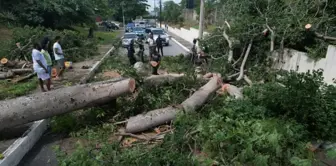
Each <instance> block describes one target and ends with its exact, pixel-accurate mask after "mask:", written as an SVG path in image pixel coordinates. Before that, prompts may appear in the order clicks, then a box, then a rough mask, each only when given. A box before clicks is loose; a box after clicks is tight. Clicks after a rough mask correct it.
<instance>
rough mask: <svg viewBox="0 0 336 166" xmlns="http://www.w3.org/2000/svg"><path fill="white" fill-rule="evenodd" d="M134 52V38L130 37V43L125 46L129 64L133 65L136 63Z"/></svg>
mask: <svg viewBox="0 0 336 166" xmlns="http://www.w3.org/2000/svg"><path fill="white" fill-rule="evenodd" d="M134 53H135V50H134V40H133V39H132V40H131V43H130V45H129V46H128V48H127V55H128V59H129V61H130V64H131V65H134V64H135V63H136V59H135V57H134Z"/></svg>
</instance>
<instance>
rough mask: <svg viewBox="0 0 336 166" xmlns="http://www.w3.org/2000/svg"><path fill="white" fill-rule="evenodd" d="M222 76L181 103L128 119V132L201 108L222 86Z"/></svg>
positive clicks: (143, 129)
mask: <svg viewBox="0 0 336 166" xmlns="http://www.w3.org/2000/svg"><path fill="white" fill-rule="evenodd" d="M219 82H220V77H213V78H212V79H211V80H210V81H209V82H208V83H207V84H205V85H204V86H202V87H201V88H200V89H199V90H198V91H196V92H195V93H194V94H193V95H192V96H190V97H189V98H188V99H187V100H185V101H184V102H183V103H182V104H181V105H179V106H177V107H174V106H170V107H166V108H161V109H157V110H153V111H149V112H147V113H146V114H140V115H137V116H134V117H131V118H130V119H128V120H127V125H126V132H127V133H137V132H141V131H145V130H148V129H150V128H152V127H155V126H158V125H161V124H164V123H167V122H170V121H171V120H173V119H175V117H176V115H177V113H179V112H182V111H184V112H192V111H195V110H196V109H198V108H200V107H201V106H202V105H203V104H204V103H205V102H206V101H207V100H208V99H209V97H210V95H211V94H212V93H214V92H215V91H216V90H217V89H218V88H220V86H221V85H220V84H219Z"/></svg>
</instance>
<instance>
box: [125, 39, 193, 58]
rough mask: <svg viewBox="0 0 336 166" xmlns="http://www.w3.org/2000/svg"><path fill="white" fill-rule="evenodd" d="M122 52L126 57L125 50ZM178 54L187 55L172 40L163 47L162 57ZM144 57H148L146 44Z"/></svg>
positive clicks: (136, 50)
mask: <svg viewBox="0 0 336 166" xmlns="http://www.w3.org/2000/svg"><path fill="white" fill-rule="evenodd" d="M135 45H136V44H135ZM122 50H123V51H122V52H123V54H125V55H127V49H126V48H124V49H122ZM135 52H138V49H137V48H136V49H135ZM179 54H187V51H186V50H185V49H183V48H182V47H181V46H180V45H178V44H177V43H175V42H174V41H173V40H170V41H169V46H163V56H176V55H179ZM145 55H149V52H148V45H147V44H145Z"/></svg>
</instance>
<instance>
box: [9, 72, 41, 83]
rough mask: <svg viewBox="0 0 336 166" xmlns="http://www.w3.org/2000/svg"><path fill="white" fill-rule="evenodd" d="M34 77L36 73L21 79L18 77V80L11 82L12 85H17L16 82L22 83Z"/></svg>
mask: <svg viewBox="0 0 336 166" xmlns="http://www.w3.org/2000/svg"><path fill="white" fill-rule="evenodd" d="M35 75H36V73H30V74H28V75H26V76H23V77H20V78H18V79H15V80H12V82H13V83H18V82H22V81H25V80H27V79H30V78H32V77H34V76H35Z"/></svg>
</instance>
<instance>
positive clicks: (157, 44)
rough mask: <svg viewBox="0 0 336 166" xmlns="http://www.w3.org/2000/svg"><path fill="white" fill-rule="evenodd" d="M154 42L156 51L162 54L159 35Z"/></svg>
mask: <svg viewBox="0 0 336 166" xmlns="http://www.w3.org/2000/svg"><path fill="white" fill-rule="evenodd" d="M155 42H156V47H157V52H158V53H161V56H163V45H162V38H161V36H160V35H159V36H158V38H157V39H156V41H155Z"/></svg>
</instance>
